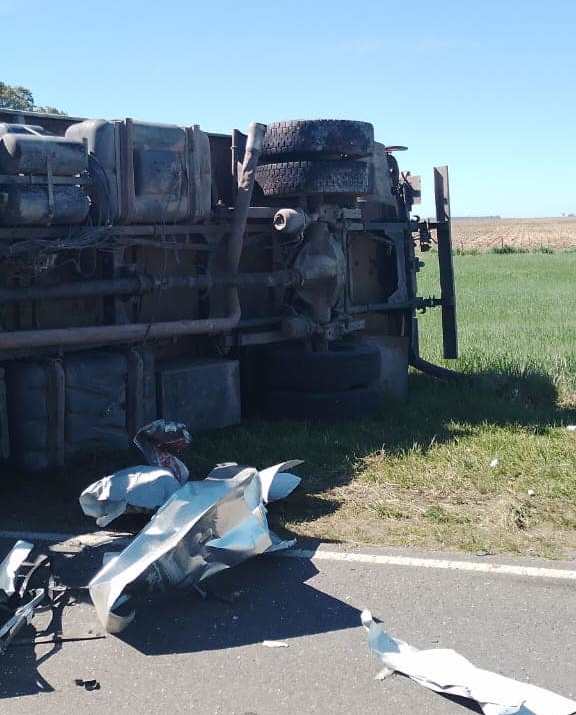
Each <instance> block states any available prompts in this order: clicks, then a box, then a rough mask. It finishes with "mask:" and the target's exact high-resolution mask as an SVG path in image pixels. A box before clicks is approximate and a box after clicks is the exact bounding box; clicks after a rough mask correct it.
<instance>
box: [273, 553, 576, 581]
mask: <svg viewBox="0 0 576 715" xmlns="http://www.w3.org/2000/svg"><path fill="white" fill-rule="evenodd" d="M278 556H285V557H290V558H295V559H311V560H312V561H344V562H348V563H361V564H371V565H378V566H412V567H416V568H425V569H442V570H445V571H476V572H479V573H489V574H505V575H508V576H529V577H531V578H556V579H564V580H566V581H576V571H569V570H567V569H552V568H547V567H538V566H514V565H512V564H494V563H490V562H486V561H483V562H478V561H453V560H448V559H429V558H416V557H414V556H391V555H386V554H362V553H350V552H348V551H323V550H320V549H319V550H317V551H312V550H306V549H291V550H290V551H282V552H279V554H278Z"/></svg>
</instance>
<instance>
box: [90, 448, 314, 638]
mask: <svg viewBox="0 0 576 715" xmlns="http://www.w3.org/2000/svg"><path fill="white" fill-rule="evenodd" d="M297 464H300V461H296V460H293V461H290V462H284V463H282V464H278V465H276V466H274V467H270V468H269V469H266V470H262V472H258V470H256V469H254V468H252V467H241V466H238V465H236V464H227V465H221V466H219V467H216V468H215V469H213V470H212V472H210V474H209V475H208V476H207V477H206V479H204V480H202V481H198V482H188V483H187V484H185V485H184V486H182V487H181V488H180V489H179V490H178V491H177V492H176V493H174V494H173V495H172V496H171V497H170V499H169V500H168V501H167V502H166V503H165V504H164V505H163V506H162V507H161V508H160V509H159V510H158V511H157V512H156V514H155V515H154V516H153V517H152V519H151V520H150V522H149V524H148V525H147V526H146V527H144V529H142V531H141V532H140V533H139V534H138V535H137V536H136V538H135V539H134V540H133V541H132V542H131V543H130V544H129V545H128V546H127V547H126V548H125V549H124V551H122V552H121V553H120V554H118V555H117V556H116V557H115V558H111V559H108V560H107V561H106V563H105V565H104V566H103V568H102V569H101V571H100V572H99V573H97V574H96V576H95V577H94V578H93V579H92V581H91V582H90V584H89V589H90V596H91V598H92V601H93V603H94V606H95V608H96V612H97V614H98V617H99V619H100V621H101V622H102V624H103V625H104V627H105V628H106V630H107V631H109V632H111V633H117V632H119V631H121V630H123V629H124V628H125V627H126V626H127V625H128V624H129V623H130V622H131V621H132V620H133V618H134V615H135V612H134V610H133V609H132V610H129V612H128V613H126V614H120V613H118V609H119V608H120V607H121V606H124V609H126V608H127V602H128V601H129V599H130V592H133V591H145V592H146V591H158V590H165V589H167V588H191V587H192V586H194V585H196V584H198V583H199V582H201V581H204V580H205V579H207V578H208V577H210V576H212V575H214V574H216V573H218V572H219V571H222V570H224V569H227V568H230V567H231V566H236V565H237V564H239V563H241V562H242V561H245V560H246V559H248V558H250V557H252V556H257V555H258V554H264V553H269V552H271V551H277V550H280V549H285V548H289V547H291V546H293V545H294V543H295V542H294V541H282V540H281V539H280V538H279V537H278V536H276V534H274V533H273V532H272V531H270V529H269V527H268V520H267V517H266V514H267V510H266V506H265V504H266V503H268V501H269V500H274V499H276V498H281V497H284V496H286V495H287V494H289V493H290V492H291V491H292V489H294V487H295V486H296V485H297V484H298V483H299V481H300V479H299V478H298V477H296V476H295V475H293V474H290V473H287V472H284V471H283V470H284V469H289V468H291V467H293V466H296V465H297Z"/></svg>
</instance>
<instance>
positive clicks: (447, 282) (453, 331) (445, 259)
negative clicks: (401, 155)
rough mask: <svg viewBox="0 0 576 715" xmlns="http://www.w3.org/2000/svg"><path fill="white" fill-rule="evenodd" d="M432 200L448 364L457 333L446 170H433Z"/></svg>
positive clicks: (454, 350) (455, 348) (455, 352)
mask: <svg viewBox="0 0 576 715" xmlns="http://www.w3.org/2000/svg"><path fill="white" fill-rule="evenodd" d="M434 196H435V198H436V222H437V227H436V235H437V240H438V263H439V267H440V289H441V294H442V342H443V347H444V357H445V358H446V359H449V360H450V359H455V358H457V357H458V331H457V325H456V291H455V287H454V263H453V260H452V229H451V225H450V189H449V185H448V167H447V166H435V167H434Z"/></svg>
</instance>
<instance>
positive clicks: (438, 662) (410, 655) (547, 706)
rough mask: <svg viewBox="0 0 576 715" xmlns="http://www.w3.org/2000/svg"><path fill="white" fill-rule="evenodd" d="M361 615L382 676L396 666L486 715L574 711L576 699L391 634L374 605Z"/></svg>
mask: <svg viewBox="0 0 576 715" xmlns="http://www.w3.org/2000/svg"><path fill="white" fill-rule="evenodd" d="M361 619H362V624H363V625H364V627H365V628H366V629H367V631H368V644H369V646H370V648H371V649H372V650H373V651H374V653H376V654H377V655H378V656H379V658H380V660H381V661H382V663H383V664H384V666H385V667H384V669H383V670H382V671H381V672H380V673H379V675H378V676H377V677H378V679H379V680H383V679H384V678H386V677H387V676H388V675H391V674H392V673H394V672H398V673H403V674H404V675H407V676H408V677H409V678H411V679H412V680H414V681H415V682H417V683H419V684H420V685H423V686H424V687H425V688H429V689H430V690H433V691H434V692H436V693H444V694H446V695H455V696H459V697H463V698H469V699H471V700H475V701H476V702H477V703H478V704H479V705H480V707H481V709H482V712H483V713H484V715H512V713H518V714H519V715H552V713H553V714H554V715H573V713H575V712H576V701H574V700H569V699H568V698H565V697H563V696H561V695H557V694H556V693H552V692H551V691H549V690H545V689H544V688H539V687H537V686H535V685H529V684H526V683H520V682H518V681H517V680H513V679H512V678H506V677H505V676H503V675H498V674H497V673H491V672H490V671H488V670H482V669H481V668H477V667H476V666H475V665H473V664H472V663H471V662H470V661H469V660H467V659H466V658H464V657H463V656H461V655H460V654H459V653H456V651H453V650H448V649H442V648H433V649H430V650H418V649H417V648H414V646H411V645H409V644H408V643H404V642H403V641H401V640H398V639H396V638H393V637H392V636H390V635H388V634H387V633H386V631H385V630H384V627H383V626H382V625H381V624H379V623H375V622H374V620H373V618H372V614H371V613H370V611H363V612H362V615H361Z"/></svg>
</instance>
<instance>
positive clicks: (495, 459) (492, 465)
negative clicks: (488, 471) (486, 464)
mask: <svg viewBox="0 0 576 715" xmlns="http://www.w3.org/2000/svg"><path fill="white" fill-rule="evenodd" d="M497 466H498V458H497V457H494V459H493V460H492V461H491V462H490V467H491V468H492V469H494V468H495V467H497Z"/></svg>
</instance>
